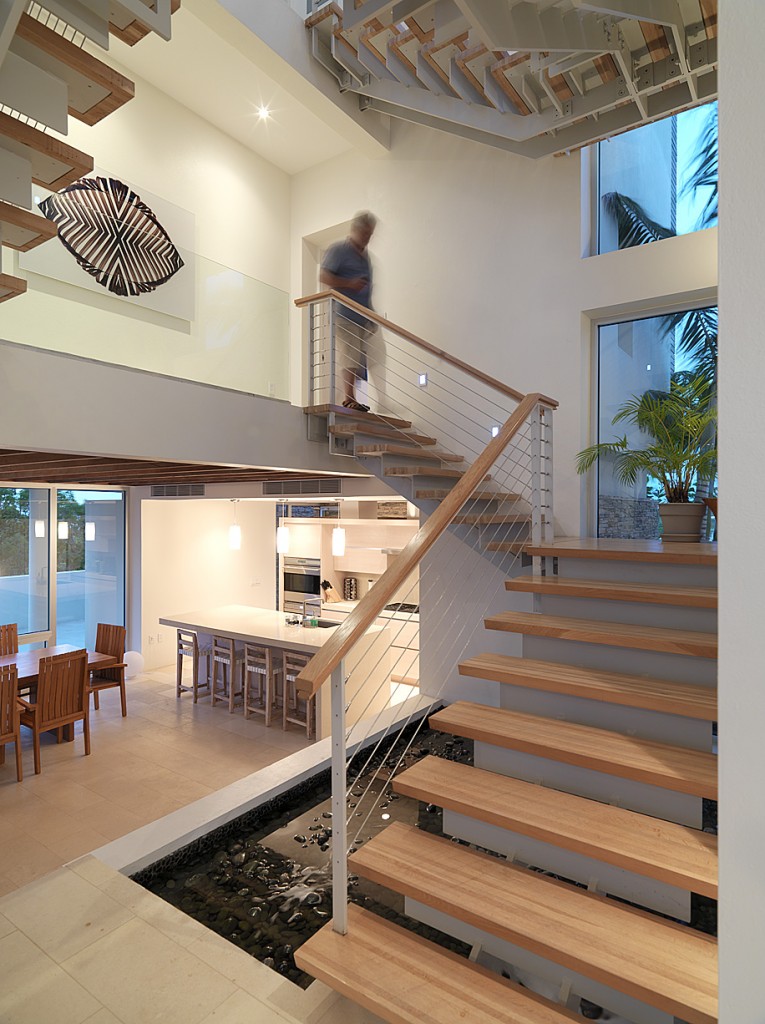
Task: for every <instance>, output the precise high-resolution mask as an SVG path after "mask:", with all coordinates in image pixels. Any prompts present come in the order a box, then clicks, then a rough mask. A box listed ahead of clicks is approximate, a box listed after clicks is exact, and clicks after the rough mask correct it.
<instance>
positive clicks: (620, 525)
mask: <svg viewBox="0 0 765 1024" xmlns="http://www.w3.org/2000/svg"><path fill="white" fill-rule="evenodd" d="M598 536H599V537H623V538H625V539H627V540H656V538H657V537H658V536H659V503H658V502H656V501H652V500H651V499H649V498H615V497H609V496H608V495H600V497H599V499H598Z"/></svg>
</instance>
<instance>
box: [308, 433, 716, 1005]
mask: <svg viewBox="0 0 765 1024" xmlns="http://www.w3.org/2000/svg"><path fill="white" fill-rule="evenodd" d="M405 429H409V426H408V425H407V427H406V428H405ZM396 447H397V448H400V447H401V446H400V444H399V443H398V442H397V443H396ZM364 454H365V456H366V455H367V453H366V452H365V453H364ZM369 454H371V453H369ZM389 454H390V453H388V452H375V453H374V455H375V457H378V458H381V459H382V458H383V457H385V456H386V455H389ZM394 454H395V457H397V458H398V457H399V455H400V452H396V453H394ZM396 475H398V474H394V475H393V476H392V477H389V479H390V480H392V479H394V477H395V476H396ZM405 479H406V478H405ZM486 514H487V515H491V514H492V513H491V512H489V513H486ZM491 543H492V545H494V546H495V548H496V546H497V545H506V546H508V547H510V546H511V545H514V546H515V547H516V550H518V549H519V548H522V547H525V549H526V550H528V552H529V554H531V555H534V556H539V557H544V558H545V559H552V558H556V559H557V560H558V572H559V575H554V576H532V575H523V576H516V577H514V578H513V579H510V580H508V581H507V584H506V588H507V591H508V593H509V595H510V599H511V600H515V601H517V602H518V603H519V606H520V605H522V604H523V602H526V603H527V606H528V604H529V603H531V605H532V607H533V610H531V611H526V610H523V609H522V607H519V610H517V611H515V610H514V611H498V612H497V613H496V614H495V615H490V616H488V617H487V618H486V620H485V627H486V628H487V630H488V631H489V632H488V633H487V637H493V638H494V639H495V640H497V641H500V642H501V640H500V638H501V637H502V636H503V635H504V634H509V633H514V634H516V635H519V636H521V637H522V645H523V649H522V656H510V655H508V654H506V653H497V652H487V653H483V654H479V655H472V656H470V657H467V658H465V659H463V660H462V661H461V663H460V664H459V674H460V677H461V679H462V681H463V683H464V691H463V694H464V699H462V700H459V701H456V702H454V703H452V704H450V705H448V706H447V707H445V708H443V709H442V710H440V711H438V712H437V713H435V714H433V715H431V718H430V725H431V727H432V728H435V729H439V730H441V731H443V732H446V733H450V734H452V735H455V736H459V737H464V738H467V739H471V740H473V742H474V745H475V763H474V766H467V765H464V764H458V763H455V762H451V761H448V760H443V759H439V758H434V757H427V758H424V759H422V760H421V761H419V762H417V763H415V764H414V766H413V767H410V768H409V769H407V770H406V771H404V772H402V773H401V774H400V775H398V776H397V777H396V778H395V780H394V789H395V790H396V791H397V792H399V793H401V794H403V795H407V796H409V797H413V798H415V799H418V800H421V801H423V802H425V803H428V804H434V805H437V806H439V807H441V808H442V809H443V815H444V817H443V828H444V832H445V834H446V835H447V836H448V835H450V836H452V837H454V839H455V840H458V842H449V841H448V839H443V838H439V837H437V836H433V835H429V834H425V833H423V832H420V831H419V830H418V829H416V828H411V827H409V826H403V825H398V824H396V825H393V826H390V827H389V828H387V829H385V830H384V831H383V832H382V833H380V834H379V835H377V836H376V837H375V838H374V839H372V840H371V841H370V842H368V843H366V844H365V845H364V846H362V847H361V848H360V849H359V850H358V851H357V852H356V853H354V854H353V856H352V857H351V860H350V867H351V870H352V871H354V872H355V873H356V874H358V875H360V876H362V877H364V878H366V879H369V880H370V881H372V882H375V883H377V884H379V885H383V886H386V887H388V888H389V889H391V890H393V891H394V892H396V893H399V894H400V895H403V896H404V898H405V906H406V912H407V913H408V914H409V915H410V916H412V917H415V918H418V919H419V920H421V921H422V922H423V923H424V924H425V925H426V926H428V927H435V928H439V929H440V930H442V931H445V932H447V933H448V934H451V935H454V936H456V937H457V938H460V939H462V940H463V941H466V942H469V943H470V944H471V945H472V946H473V956H472V957H471V960H472V959H476V958H477V960H478V962H477V963H473V962H471V961H461V963H460V966H459V968H458V967H457V965H456V963H455V961H454V957H453V956H452V955H451V954H446V953H444V951H443V950H440V949H438V948H437V947H434V946H432V945H430V944H428V943H424V942H423V941H422V940H420V939H414V938H413V937H412V936H411V935H409V934H408V933H405V932H403V931H401V930H400V929H397V928H396V927H395V926H393V925H391V924H390V923H389V922H379V923H378V922H377V921H372V920H370V916H369V914H367V913H365V912H362V911H357V910H356V908H354V907H352V908H351V911H352V913H351V915H350V920H349V928H348V934H347V935H344V936H341V935H337V934H335V933H333V932H332V931H331V926H327V927H326V928H325V929H324V930H323V931H322V932H320V933H318V934H317V935H316V936H315V937H314V938H312V939H310V940H309V941H308V942H307V943H306V944H305V945H304V946H302V947H301V948H300V949H299V950H298V951H297V953H296V960H297V962H298V963H299V965H300V966H301V967H303V969H305V970H307V971H309V972H310V973H313V974H314V975H315V976H317V977H320V978H322V980H324V981H325V982H326V983H327V984H329V985H331V986H333V987H336V988H338V990H339V991H342V992H343V993H344V994H346V995H347V996H348V997H349V998H351V999H353V1000H355V1001H356V1002H359V1003H361V1004H362V1005H363V1006H365V1007H367V1009H369V1010H371V1011H373V1012H374V1013H376V1014H378V1015H379V1016H381V1017H382V1018H383V1019H385V1020H388V1021H392V1022H393V1021H415V1020H416V1021H420V1020H422V1021H427V1022H430V1021H434V1022H435V1021H439V1022H444V1024H446V1022H447V1021H453V1020H455V1019H465V1020H469V1021H472V1020H474V1019H475V1020H481V1021H488V1022H491V1021H494V1020H502V1021H510V1022H514V1021H516V1020H521V1021H525V1020H527V1019H531V1020H534V1021H547V1020H548V1019H551V1020H569V1019H571V1016H572V1011H574V1019H580V1020H581V1017H579V1015H578V1014H576V1012H575V1011H576V1010H578V1008H579V1000H580V998H584V999H588V1000H590V1001H592V1002H595V1003H597V1004H598V1005H600V1006H604V1007H605V1008H606V1009H607V1010H608V1011H610V1012H611V1013H615V1014H620V1015H621V1016H622V1017H623V1018H624V1019H625V1020H627V1021H633V1022H635V1024H672V1022H673V1021H675V1020H680V1021H685V1022H689V1024H712V1022H713V1021H715V1020H716V1018H717V996H716V942H715V940H714V938H712V937H711V936H710V935H709V934H705V933H704V932H703V931H700V930H698V928H696V927H692V926H690V925H689V924H687V923H683V922H687V921H689V919H692V914H693V913H694V910H693V908H694V907H698V906H699V905H700V904H698V901H699V900H707V901H709V900H715V899H716V898H717V840H716V836H715V835H712V834H709V833H708V832H705V831H703V830H702V827H701V826H702V824H703V818H702V800H705V801H715V800H716V799H717V763H716V755H715V754H714V753H713V737H712V724H711V723H712V722H713V721H714V720H715V718H716V698H715V689H714V685H713V684H712V679H713V675H714V659H715V658H716V652H717V644H716V633H715V626H714V619H713V616H714V613H715V608H716V585H715V580H714V567H715V564H716V548H715V546H713V545H667V546H666V547H665V548H662V546H661V545H657V544H651V543H643V542H630V541H622V542H619V541H615V542H608V541H590V542H587V541H572V542H570V543H568V542H566V541H565V540H563V541H556V542H555V543H554V544H553V545H540V546H537V547H532V546H530V544H529V542H528V541H521V542H518V541H509V540H498V539H492V541H491ZM678 549H680V550H678ZM644 555H645V557H643V556H644ZM546 564H547V565H548V566H550V565H551V562H550V561H548V562H546ZM585 616H587V617H585ZM426 656H427V655H426V654H423V657H426ZM476 680H484V681H492V682H494V683H496V685H497V704H498V705H499V706H488V705H485V704H480V703H476V702H474V701H473V700H471V689H472V688H473V687H474V685H475V681H476ZM707 806H709V805H707ZM475 847H479V848H480V849H479V850H476V849H475ZM481 850H486V851H490V853H486V852H480V851H481ZM551 875H554V876H555V877H551ZM667 915H669V916H667ZM670 918H671V919H670ZM370 929H372V930H370ZM370 961H371V963H370ZM481 961H483V962H484V963H490V964H491V965H492V966H493V967H495V968H496V965H497V963H498V962H500V963H504V964H506V965H508V971H509V972H510V973H511V975H513V972H514V971H515V972H516V975H517V973H520V972H521V971H522V972H524V974H523V976H524V980H525V981H526V983H527V984H530V985H531V989H532V990H530V989H529V988H528V987H527V988H525V989H520V990H516V989H514V990H513V998H512V999H510V997H509V996H507V997H504V998H505V999H506V1001H505V1002H503V1001H502V1000H503V986H504V985H506V984H509V983H508V982H506V981H505V980H504V979H502V978H501V977H498V975H497V974H496V973H492V974H488V975H487V973H486V971H485V969H484V968H483V967H481V966H480V963H481ZM516 975H513V976H516ZM529 978H531V979H532V980H531V981H528V979H529ZM535 979H536V980H535ZM497 986H500V987H499V988H498V987H497ZM545 986H546V987H545ZM534 987H537V988H538V989H540V990H545V991H547V990H550V989H552V990H554V991H556V992H558V993H559V996H558V999H557V1001H552V1002H550V1001H549V1000H545V999H542V997H541V996H540V995H539V994H535V992H534V991H533V989H534ZM455 990H456V992H458V993H459V992H461V993H463V994H464V996H465V1000H463V1001H462V1002H460V1001H459V997H458V995H457V994H455ZM496 999H499V1000H500V1002H499V1004H497V1003H496V1002H495V1000H496ZM481 1000H484V1001H483V1002H482V1001H481ZM465 1002H467V1003H469V1004H470V1005H471V1006H473V1007H474V1008H479V1009H477V1012H476V1013H473V1015H472V1016H471V1010H470V1009H469V1008H468V1007H465V1009H464V1018H463V1016H460V1014H462V1013H463V1009H462V1007H463V1006H464V1004H465ZM550 1014H552V1015H553V1016H552V1017H550V1016H548V1015H550ZM556 1015H559V1016H556Z"/></svg>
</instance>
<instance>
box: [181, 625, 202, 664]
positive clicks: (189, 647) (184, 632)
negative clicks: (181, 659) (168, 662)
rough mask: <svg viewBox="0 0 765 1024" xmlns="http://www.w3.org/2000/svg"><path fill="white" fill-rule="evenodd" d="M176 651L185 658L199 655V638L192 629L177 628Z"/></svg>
mask: <svg viewBox="0 0 765 1024" xmlns="http://www.w3.org/2000/svg"><path fill="white" fill-rule="evenodd" d="M178 653H179V654H183V655H184V656H185V657H187V658H194V659H196V658H198V657H199V639H198V637H197V634H196V633H195V632H194V630H193V629H179V630H178Z"/></svg>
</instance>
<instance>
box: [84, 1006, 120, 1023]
mask: <svg viewBox="0 0 765 1024" xmlns="http://www.w3.org/2000/svg"><path fill="white" fill-rule="evenodd" d="M84 1024H123V1022H122V1021H121V1020H120V1019H119V1017H116V1016H115V1015H114V1014H113V1013H112V1011H111V1010H107V1009H106V1007H105V1006H102V1007H101V1009H100V1010H97V1011H96V1012H95V1013H94V1014H93V1016H92V1017H88V1019H87V1020H86V1021H85V1022H84Z"/></svg>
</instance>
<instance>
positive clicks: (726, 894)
mask: <svg viewBox="0 0 765 1024" xmlns="http://www.w3.org/2000/svg"><path fill="white" fill-rule="evenodd" d="M733 7H734V5H733V4H731V3H728V4H727V5H726V6H725V8H724V10H723V17H722V19H721V22H720V54H721V61H720V75H721V77H720V334H721V337H722V339H723V343H722V344H721V346H720V372H719V381H720V383H719V396H720V519H721V522H722V524H723V526H722V540H721V542H720V663H719V679H720V682H719V689H720V711H719V715H720V783H721V788H720V897H721V903H720V998H721V1002H720V1022H721V1024H759V1022H760V1021H762V1019H763V996H762V957H763V935H764V934H765V924H764V922H765V872H763V858H764V855H765V801H763V798H762V780H763V778H765V740H764V738H763V729H764V727H765V679H764V678H763V648H762V622H763V600H762V591H761V586H760V581H761V580H762V576H763V568H764V566H763V562H764V561H765V560H764V559H763V546H762V524H763V513H762V509H763V504H765V475H763V473H762V471H761V461H762V460H761V458H760V451H761V447H762V444H763V439H764V438H765V403H764V402H763V381H765V347H764V346H763V343H762V294H763V291H762V239H763V237H764V236H765V197H764V196H763V191H762V168H763V166H764V165H765V133H763V130H762V117H761V116H756V117H755V118H754V119H753V118H752V109H753V108H752V105H751V91H750V90H751V69H752V67H753V66H754V62H755V61H757V60H759V53H760V49H761V43H762V39H763V38H764V37H765V7H764V6H763V4H762V3H761V0H738V2H737V3H736V4H735V8H736V11H735V16H734V13H733ZM734 496H735V497H736V499H737V500H736V507H737V510H738V511H737V514H736V517H735V519H734V516H733V498H734Z"/></svg>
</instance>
